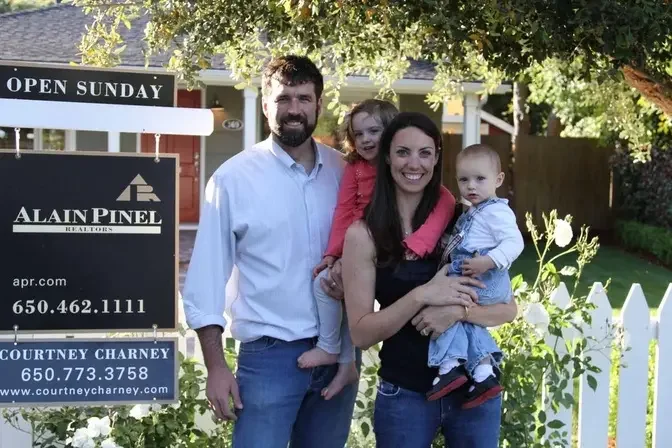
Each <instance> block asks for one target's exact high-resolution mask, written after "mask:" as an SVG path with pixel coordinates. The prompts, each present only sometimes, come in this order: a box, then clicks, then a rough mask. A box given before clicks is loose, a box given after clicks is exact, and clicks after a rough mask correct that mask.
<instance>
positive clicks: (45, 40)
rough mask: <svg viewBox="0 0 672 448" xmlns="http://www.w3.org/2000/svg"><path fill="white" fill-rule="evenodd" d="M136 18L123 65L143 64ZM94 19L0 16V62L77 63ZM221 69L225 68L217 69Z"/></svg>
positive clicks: (422, 71) (425, 66) (58, 10)
mask: <svg viewBox="0 0 672 448" xmlns="http://www.w3.org/2000/svg"><path fill="white" fill-rule="evenodd" d="M146 20H147V19H146V18H144V17H141V18H139V19H137V20H136V21H135V22H134V23H133V26H132V27H131V29H130V30H128V29H126V27H125V26H123V25H122V26H121V27H120V33H121V35H122V37H123V39H124V41H125V43H126V45H127V47H126V50H125V51H124V52H123V53H122V55H121V57H122V63H123V65H125V66H140V67H143V66H144V65H145V57H144V54H143V48H145V47H144V41H143V36H144V23H145V22H146ZM92 21H93V19H92V18H91V17H89V16H87V15H86V14H84V12H83V11H82V10H81V9H80V8H78V7H76V6H73V5H64V4H59V5H55V6H50V7H47V8H42V9H34V10H28V11H20V12H15V13H9V14H0V40H1V42H2V43H1V44H0V60H5V61H7V60H12V61H23V62H49V63H69V62H79V61H80V60H81V58H80V56H79V55H78V52H79V50H78V48H77V47H78V45H79V42H80V41H81V38H82V34H83V33H84V31H85V26H86V25H89V24H91V23H92ZM168 58H169V56H168V55H165V54H164V55H153V56H152V58H151V59H150V66H153V67H160V66H162V65H164V64H165V63H167V62H168ZM216 68H217V69H220V70H223V69H224V68H225V67H223V66H220V67H216ZM404 78H406V79H421V80H423V79H424V80H432V79H434V69H433V67H432V64H430V63H428V62H422V61H412V63H411V67H410V68H409V70H408V72H407V73H406V76H404Z"/></svg>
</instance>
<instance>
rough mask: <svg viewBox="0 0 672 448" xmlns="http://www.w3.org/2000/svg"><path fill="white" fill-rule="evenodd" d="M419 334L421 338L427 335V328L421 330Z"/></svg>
mask: <svg viewBox="0 0 672 448" xmlns="http://www.w3.org/2000/svg"><path fill="white" fill-rule="evenodd" d="M420 334H421V335H423V336H427V335H428V334H429V330H428V329H427V328H423V329H422V331H420Z"/></svg>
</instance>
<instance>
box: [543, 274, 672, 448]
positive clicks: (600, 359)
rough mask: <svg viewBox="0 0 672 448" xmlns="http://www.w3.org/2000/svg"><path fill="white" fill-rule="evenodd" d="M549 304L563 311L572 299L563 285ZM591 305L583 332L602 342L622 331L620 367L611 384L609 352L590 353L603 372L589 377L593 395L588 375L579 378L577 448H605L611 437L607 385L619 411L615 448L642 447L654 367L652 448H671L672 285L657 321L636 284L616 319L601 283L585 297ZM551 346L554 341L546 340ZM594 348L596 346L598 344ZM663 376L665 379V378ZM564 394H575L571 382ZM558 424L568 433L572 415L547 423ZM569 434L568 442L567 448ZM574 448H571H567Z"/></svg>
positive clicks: (551, 415)
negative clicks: (594, 383)
mask: <svg viewBox="0 0 672 448" xmlns="http://www.w3.org/2000/svg"><path fill="white" fill-rule="evenodd" d="M552 300H553V302H554V303H555V304H556V305H558V306H560V307H565V306H567V305H568V304H569V300H570V296H569V294H568V292H567V288H566V287H565V285H564V284H561V285H560V287H559V288H558V289H557V290H556V291H555V293H554V295H553V297H552ZM588 300H589V302H591V303H593V304H595V309H594V310H593V312H592V325H591V326H590V327H589V328H587V329H586V328H584V332H585V335H586V336H592V337H593V338H594V339H595V340H597V341H601V340H604V339H605V337H607V336H608V335H613V333H614V331H613V330H614V324H618V325H619V326H620V327H621V328H622V331H624V338H623V348H626V347H627V348H628V350H625V351H624V352H623V358H622V359H621V360H620V362H619V364H620V367H619V368H618V374H617V376H616V377H615V378H610V372H611V367H612V365H611V363H612V356H611V355H612V346H611V345H609V344H605V343H604V342H603V343H599V348H598V350H599V351H600V352H601V355H602V356H600V354H599V353H596V352H592V353H590V356H591V358H592V363H593V364H594V365H596V366H597V367H599V368H600V369H601V372H600V373H590V375H592V376H594V377H595V378H596V380H597V387H596V389H595V390H593V389H591V388H590V387H589V385H588V380H587V378H588V375H589V374H588V373H586V374H583V375H582V377H581V382H580V386H579V387H580V389H579V398H578V402H579V415H578V434H577V439H578V448H598V447H599V448H604V447H606V446H607V443H608V432H609V417H610V412H609V392H610V381H616V382H617V384H618V386H619V389H618V406H617V410H616V412H617V416H616V446H617V447H619V448H643V447H645V446H646V419H647V412H648V410H647V401H648V393H649V389H648V371H649V366H650V363H653V364H654V369H655V370H654V372H655V378H654V391H653V394H654V403H653V410H652V412H653V437H652V448H669V447H672V380H671V379H670V377H669V372H670V369H672V283H670V285H669V286H668V288H667V291H666V293H665V295H664V297H663V299H662V301H661V304H660V306H659V308H658V310H657V315H656V316H655V317H652V316H651V313H650V311H649V307H648V305H647V302H646V297H645V296H644V293H643V291H642V288H641V286H640V285H639V284H633V285H632V287H631V289H630V292H629V294H628V297H627V299H626V301H625V304H624V306H623V308H622V309H621V312H620V315H618V316H614V314H613V309H612V307H611V305H610V304H609V299H608V297H607V294H606V293H605V291H604V288H603V287H602V285H601V284H600V283H595V284H594V285H593V288H592V289H591V292H590V294H589V296H588ZM572 336H573V335H572V333H571V331H567V332H566V333H564V334H563V337H564V338H565V339H568V338H572ZM652 340H656V342H657V346H656V352H655V358H654V359H652V360H650V359H649V345H650V343H651V341H652ZM548 342H549V343H554V342H555V341H554V338H553V337H551V336H549V340H548ZM596 345H598V344H597V343H596ZM558 346H559V347H561V348H560V349H558V353H559V354H564V353H565V351H566V350H565V348H564V344H559V345H558ZM666 374H667V376H666ZM565 392H567V393H569V394H572V395H573V394H574V390H573V384H572V382H571V381H570V382H569V383H568V385H567V388H566V390H565ZM554 419H558V420H560V421H562V422H563V423H565V426H564V427H565V428H572V424H573V423H574V422H573V415H572V411H571V410H570V409H562V410H561V411H560V412H558V413H557V414H555V413H553V412H552V411H551V412H550V413H549V414H548V420H547V421H551V420H554ZM571 439H572V433H571V431H569V433H568V434H567V438H566V441H567V442H568V443H571ZM570 446H572V445H570Z"/></svg>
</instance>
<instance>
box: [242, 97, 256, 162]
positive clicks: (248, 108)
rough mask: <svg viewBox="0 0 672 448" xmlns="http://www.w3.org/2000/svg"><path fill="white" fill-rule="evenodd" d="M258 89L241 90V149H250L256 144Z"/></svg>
mask: <svg viewBox="0 0 672 448" xmlns="http://www.w3.org/2000/svg"><path fill="white" fill-rule="evenodd" d="M258 97H259V89H258V88H256V87H251V88H250V87H248V88H246V89H245V90H243V98H244V101H243V123H244V127H243V149H247V148H251V147H252V146H254V145H255V144H256V143H257V135H258V133H257V121H258V111H257V98H258Z"/></svg>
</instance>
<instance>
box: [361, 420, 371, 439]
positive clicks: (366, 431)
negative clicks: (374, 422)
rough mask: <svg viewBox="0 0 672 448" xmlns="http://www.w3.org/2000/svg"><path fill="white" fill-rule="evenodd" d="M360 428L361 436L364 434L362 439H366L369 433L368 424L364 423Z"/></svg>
mask: <svg viewBox="0 0 672 448" xmlns="http://www.w3.org/2000/svg"><path fill="white" fill-rule="evenodd" d="M361 428H362V434H364V437H368V435H369V432H370V428H369V424H368V423H366V422H362V424H361Z"/></svg>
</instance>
